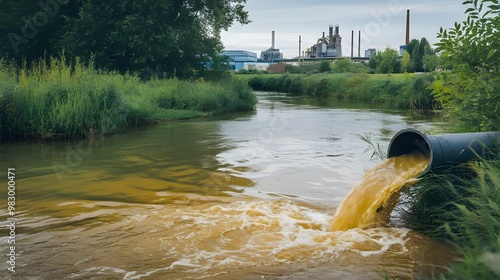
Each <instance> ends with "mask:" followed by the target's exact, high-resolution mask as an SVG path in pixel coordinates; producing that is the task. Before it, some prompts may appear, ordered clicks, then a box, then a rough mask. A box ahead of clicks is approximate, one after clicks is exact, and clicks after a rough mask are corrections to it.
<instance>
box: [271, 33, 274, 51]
mask: <svg viewBox="0 0 500 280" xmlns="http://www.w3.org/2000/svg"><path fill="white" fill-rule="evenodd" d="M274 43H275V35H274V30H273V36H272V44H271V49H273V50H274Z"/></svg>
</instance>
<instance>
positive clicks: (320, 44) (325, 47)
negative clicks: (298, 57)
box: [305, 25, 342, 58]
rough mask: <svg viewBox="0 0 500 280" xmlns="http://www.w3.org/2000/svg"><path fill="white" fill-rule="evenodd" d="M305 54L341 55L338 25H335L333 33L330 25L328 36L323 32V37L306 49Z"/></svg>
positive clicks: (340, 37) (318, 56)
mask: <svg viewBox="0 0 500 280" xmlns="http://www.w3.org/2000/svg"><path fill="white" fill-rule="evenodd" d="M305 56H306V57H307V58H322V57H342V36H340V33H339V26H338V25H336V26H335V33H333V25H330V28H329V33H328V37H326V36H325V32H323V37H321V38H319V39H318V41H317V43H316V44H315V45H313V46H311V47H310V48H308V49H307V52H306V55H305Z"/></svg>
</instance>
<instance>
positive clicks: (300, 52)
mask: <svg viewBox="0 0 500 280" xmlns="http://www.w3.org/2000/svg"><path fill="white" fill-rule="evenodd" d="M301 49H302V36H299V65H300V55H301V54H302V50H301Z"/></svg>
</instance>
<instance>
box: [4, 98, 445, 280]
mask: <svg viewBox="0 0 500 280" xmlns="http://www.w3.org/2000/svg"><path fill="white" fill-rule="evenodd" d="M259 100H260V102H259V104H258V106H257V110H256V111H255V112H252V113H245V114H238V115H232V116H225V117H222V118H213V119H208V120H207V119H200V120H190V121H179V122H168V123H162V124H158V125H154V126H151V127H148V128H143V129H138V130H135V131H129V132H126V133H123V134H118V135H113V136H110V137H105V138H102V139H94V140H93V141H87V140H85V141H74V142H56V143H44V144H4V145H1V146H0V155H1V158H0V168H2V169H3V170H4V172H2V173H1V174H5V176H4V178H1V179H0V182H2V184H4V185H5V186H7V175H6V173H7V168H15V173H16V178H15V183H16V210H17V212H16V213H15V218H17V220H16V235H15V242H16V243H15V245H16V246H15V251H16V254H17V255H16V269H15V270H16V272H15V273H14V274H12V273H11V272H9V271H8V270H7V268H8V267H9V264H8V263H7V262H6V261H7V257H2V258H5V261H4V260H2V261H1V262H0V276H2V277H1V278H2V279H4V277H10V279H205V278H210V279H290V278H291V279H325V278H329V279H339V278H345V279H381V278H383V276H384V275H388V276H392V277H396V278H398V277H399V278H407V279H412V278H419V276H420V275H422V274H425V273H429V271H432V270H433V267H434V266H440V265H443V264H444V263H445V262H446V260H447V259H448V258H449V257H450V249H449V248H448V247H446V246H444V245H442V244H439V243H437V242H435V241H433V240H431V239H429V238H427V237H424V236H421V235H419V234H416V233H414V232H412V231H409V230H407V229H402V228H389V227H386V228H373V229H368V230H360V229H352V230H349V231H345V232H329V231H328V227H329V222H330V220H331V219H332V217H333V214H334V213H335V209H336V207H338V206H339V204H340V203H341V202H342V200H343V199H344V197H345V196H346V195H347V194H348V193H349V191H350V190H351V188H352V187H353V186H354V185H355V184H356V182H358V181H359V180H361V178H362V176H363V174H364V173H365V171H366V170H367V169H369V168H371V167H373V166H375V165H376V164H377V163H378V161H376V160H371V159H370V156H371V151H366V149H367V148H368V147H369V146H368V144H366V143H365V142H363V141H361V140H360V138H359V135H364V134H365V133H366V134H369V135H370V136H371V137H372V140H373V141H374V142H375V143H379V144H380V145H381V148H382V150H386V147H387V145H388V143H389V141H390V139H391V137H392V136H393V135H394V134H395V133H396V132H397V131H399V130H401V129H403V128H408V127H413V128H417V129H420V130H423V131H432V130H436V129H437V130H439V128H436V126H438V125H439V123H437V122H436V121H435V120H431V119H425V120H424V121H412V120H410V119H409V118H408V117H406V116H405V114H404V112H397V111H384V110H372V109H360V108H348V107H347V106H342V105H332V104H315V101H307V100H297V99H293V98H286V97H282V96H281V97H280V96H264V95H261V96H260V97H259ZM2 189H4V191H3V193H2V194H1V198H2V200H3V201H4V202H5V201H7V198H6V197H7V191H6V187H5V188H2ZM2 205H3V206H2V208H1V209H0V222H1V223H2V228H1V230H0V234H1V236H0V244H2V245H1V246H2V247H1V248H2V251H1V255H2V256H6V255H7V253H8V251H9V249H8V245H7V242H8V236H9V230H7V229H6V228H7V225H8V223H7V222H6V221H7V219H8V218H9V217H10V216H9V215H8V212H7V206H6V203H2ZM6 279H8V278H6Z"/></svg>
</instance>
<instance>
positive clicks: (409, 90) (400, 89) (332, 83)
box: [237, 73, 438, 109]
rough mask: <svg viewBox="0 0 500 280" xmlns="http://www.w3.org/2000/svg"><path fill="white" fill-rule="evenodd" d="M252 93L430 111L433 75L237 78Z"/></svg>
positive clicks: (349, 74)
mask: <svg viewBox="0 0 500 280" xmlns="http://www.w3.org/2000/svg"><path fill="white" fill-rule="evenodd" d="M237 77H240V79H242V80H245V81H247V83H248V84H249V85H250V87H252V88H253V89H254V90H258V91H274V92H285V93H288V94H291V95H308V96H311V97H333V98H338V99H347V100H352V101H362V102H370V103H390V105H391V106H392V107H395V108H416V109H433V108H436V107H438V104H437V103H436V102H435V101H434V98H433V96H432V90H431V89H429V87H430V86H431V85H432V83H433V81H434V78H433V75H432V74H419V75H414V74H406V75H377V74H373V75H370V74H366V73H344V74H334V75H332V74H316V75H309V76H306V75H300V74H299V75H294V74H284V75H251V76H250V75H242V76H237Z"/></svg>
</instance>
